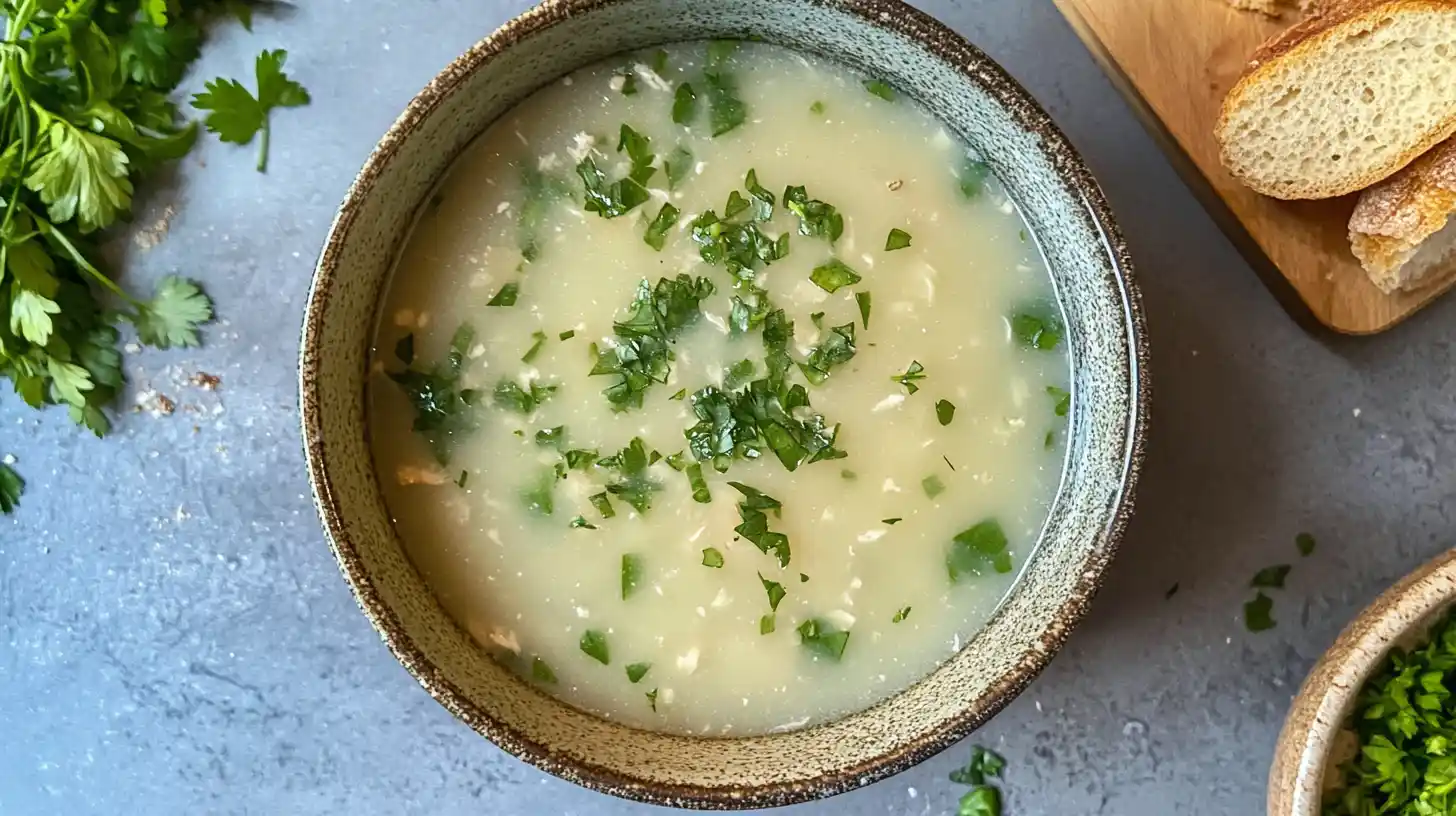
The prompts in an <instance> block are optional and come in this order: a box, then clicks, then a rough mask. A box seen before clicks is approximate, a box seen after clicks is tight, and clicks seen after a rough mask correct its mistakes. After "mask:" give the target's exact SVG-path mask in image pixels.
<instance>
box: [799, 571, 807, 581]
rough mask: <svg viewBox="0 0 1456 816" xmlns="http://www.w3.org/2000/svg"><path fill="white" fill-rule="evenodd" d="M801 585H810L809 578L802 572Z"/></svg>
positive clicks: (800, 574)
mask: <svg viewBox="0 0 1456 816" xmlns="http://www.w3.org/2000/svg"><path fill="white" fill-rule="evenodd" d="M799 583H801V584H807V583H809V576H807V575H805V574H804V573H802V572H801V573H799Z"/></svg>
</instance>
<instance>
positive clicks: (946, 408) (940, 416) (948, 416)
mask: <svg viewBox="0 0 1456 816" xmlns="http://www.w3.org/2000/svg"><path fill="white" fill-rule="evenodd" d="M955 412H956V407H955V403H953V402H951V401H950V400H936V401H935V420H936V421H937V422H939V423H940V424H941V425H942V426H944V425H949V424H950V423H951V420H954V419H955Z"/></svg>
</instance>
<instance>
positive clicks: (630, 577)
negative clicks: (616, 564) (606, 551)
mask: <svg viewBox="0 0 1456 816" xmlns="http://www.w3.org/2000/svg"><path fill="white" fill-rule="evenodd" d="M641 584H642V556H640V555H633V554H631V553H627V554H626V555H623V556H622V600H624V601H625V600H627V599H628V598H631V597H632V596H633V595H634V594H636V592H637V590H638V588H639V587H640V586H641Z"/></svg>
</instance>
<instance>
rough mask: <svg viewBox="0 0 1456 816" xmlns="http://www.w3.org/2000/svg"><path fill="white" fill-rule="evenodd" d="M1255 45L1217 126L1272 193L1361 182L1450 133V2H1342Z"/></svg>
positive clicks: (1246, 178) (1237, 159)
mask: <svg viewBox="0 0 1456 816" xmlns="http://www.w3.org/2000/svg"><path fill="white" fill-rule="evenodd" d="M1326 5H1328V6H1329V8H1326V9H1324V11H1323V13H1322V14H1317V15H1315V16H1312V17H1309V18H1307V19H1305V20H1304V21H1302V22H1300V23H1296V24H1295V25H1294V26H1293V27H1291V28H1290V29H1289V30H1288V31H1286V32H1284V33H1283V34H1281V35H1279V36H1277V37H1275V38H1274V39H1272V40H1270V41H1269V42H1267V43H1265V44H1264V45H1263V46H1261V47H1260V48H1259V50H1258V52H1256V53H1255V54H1254V58H1253V60H1252V61H1251V62H1250V63H1249V68H1248V70H1247V72H1246V73H1245V74H1244V77H1243V78H1242V79H1240V80H1239V82H1238V84H1237V85H1235V86H1234V88H1233V90H1231V91H1229V95H1228V97H1227V98H1226V99H1224V103H1223V112H1222V114H1221V115H1220V117H1219V121H1218V124H1217V125H1216V126H1215V135H1216V136H1217V138H1218V141H1219V145H1220V147H1221V148H1222V153H1223V163H1224V165H1225V166H1227V167H1228V169H1229V171H1230V172H1231V173H1233V175H1234V176H1235V177H1237V178H1238V179H1240V180H1241V181H1243V182H1244V183H1245V184H1247V185H1248V186H1249V187H1251V188H1253V189H1254V190H1257V191H1258V192H1261V193H1264V194H1265V195H1270V196H1274V197H1275V198H1287V199H1294V198H1333V197H1335V196H1341V195H1345V194H1347V193H1352V192H1354V191H1356V190H1359V189H1362V188H1364V187H1368V186H1370V185H1371V184H1374V183H1375V182H1377V181H1380V180H1381V179H1384V178H1386V177H1387V176H1389V175H1391V174H1392V173H1394V172H1396V171H1397V170H1399V169H1401V168H1402V167H1404V166H1406V165H1407V164H1409V163H1410V162H1411V161H1413V160H1414V159H1415V158H1416V157H1417V156H1419V155H1421V154H1422V153H1425V152H1426V151H1427V150H1430V149H1431V148H1432V147H1435V146H1436V145H1437V144H1439V143H1440V142H1442V141H1445V140H1446V138H1447V137H1449V136H1451V135H1452V134H1453V133H1456V91H1453V88H1456V0H1345V2H1340V3H1328V4H1326Z"/></svg>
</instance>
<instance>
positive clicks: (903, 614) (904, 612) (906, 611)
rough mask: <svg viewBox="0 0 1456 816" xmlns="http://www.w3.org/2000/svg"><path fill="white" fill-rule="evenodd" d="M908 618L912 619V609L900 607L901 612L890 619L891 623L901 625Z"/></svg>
mask: <svg viewBox="0 0 1456 816" xmlns="http://www.w3.org/2000/svg"><path fill="white" fill-rule="evenodd" d="M908 617H910V607H908V606H902V607H900V611H899V612H896V613H895V617H893V618H890V623H899V622H900V621H902V620H905V619H906V618H908Z"/></svg>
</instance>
